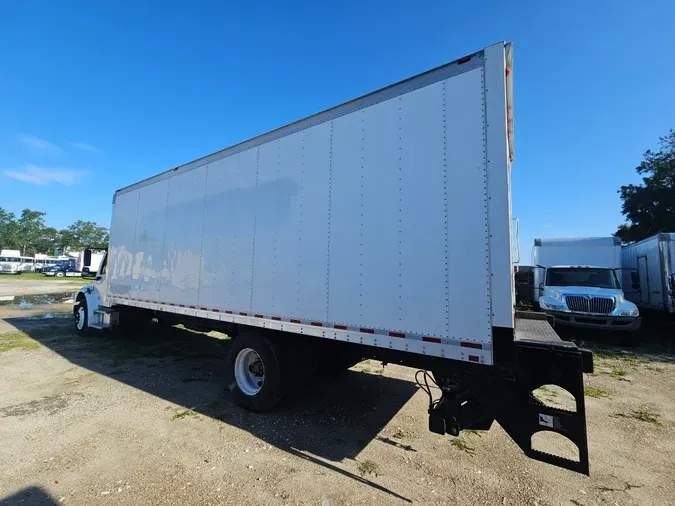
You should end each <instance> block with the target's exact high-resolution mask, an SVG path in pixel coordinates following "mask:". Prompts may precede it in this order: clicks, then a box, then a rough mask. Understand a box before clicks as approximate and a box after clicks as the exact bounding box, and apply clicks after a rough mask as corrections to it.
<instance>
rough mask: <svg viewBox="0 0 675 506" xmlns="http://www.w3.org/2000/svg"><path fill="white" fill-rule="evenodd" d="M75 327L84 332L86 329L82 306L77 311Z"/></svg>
mask: <svg viewBox="0 0 675 506" xmlns="http://www.w3.org/2000/svg"><path fill="white" fill-rule="evenodd" d="M75 326H76V327H77V330H82V329H83V328H84V308H83V307H82V306H80V307H78V308H77V309H76V310H75Z"/></svg>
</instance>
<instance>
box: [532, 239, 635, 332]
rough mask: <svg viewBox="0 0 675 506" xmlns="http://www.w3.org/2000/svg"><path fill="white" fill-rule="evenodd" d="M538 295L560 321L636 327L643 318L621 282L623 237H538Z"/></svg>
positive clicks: (535, 252)
mask: <svg viewBox="0 0 675 506" xmlns="http://www.w3.org/2000/svg"><path fill="white" fill-rule="evenodd" d="M532 263H533V264H535V265H534V284H533V291H534V293H533V297H534V300H535V301H537V302H538V303H539V307H540V308H541V309H542V310H543V311H545V312H546V313H547V314H549V315H551V316H552V317H553V318H555V321H556V323H558V324H560V325H573V326H576V327H587V328H594V329H602V330H612V331H614V330H623V331H632V330H637V329H638V328H640V325H641V319H640V318H639V311H638V309H637V307H636V306H635V304H633V303H632V302H630V301H628V300H626V298H625V295H624V293H623V290H622V287H621V283H620V281H619V277H620V272H621V270H620V269H621V240H620V239H619V238H618V237H611V236H610V237H572V238H560V239H535V241H534V247H533V249H532Z"/></svg>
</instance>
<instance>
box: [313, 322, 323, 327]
mask: <svg viewBox="0 0 675 506" xmlns="http://www.w3.org/2000/svg"><path fill="white" fill-rule="evenodd" d="M312 326H313V327H323V323H321V322H312Z"/></svg>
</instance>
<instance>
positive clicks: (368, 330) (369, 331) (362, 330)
mask: <svg viewBox="0 0 675 506" xmlns="http://www.w3.org/2000/svg"><path fill="white" fill-rule="evenodd" d="M359 330H360V331H361V332H364V333H366V334H374V333H375V331H374V330H373V329H359Z"/></svg>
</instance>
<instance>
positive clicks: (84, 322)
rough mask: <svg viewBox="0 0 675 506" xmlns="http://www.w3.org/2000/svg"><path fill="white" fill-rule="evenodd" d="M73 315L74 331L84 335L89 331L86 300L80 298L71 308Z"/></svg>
mask: <svg viewBox="0 0 675 506" xmlns="http://www.w3.org/2000/svg"><path fill="white" fill-rule="evenodd" d="M73 316H74V320H75V332H77V334H78V335H80V336H84V335H86V334H87V332H88V331H89V327H88V324H89V318H88V317H87V301H86V300H85V299H80V301H79V302H78V303H77V304H75V307H74V308H73Z"/></svg>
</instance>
